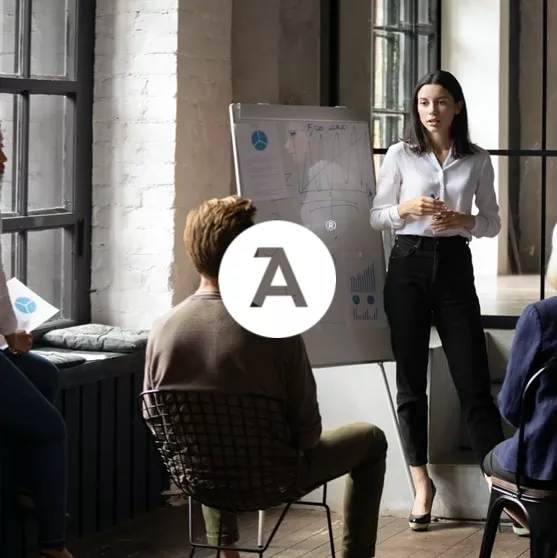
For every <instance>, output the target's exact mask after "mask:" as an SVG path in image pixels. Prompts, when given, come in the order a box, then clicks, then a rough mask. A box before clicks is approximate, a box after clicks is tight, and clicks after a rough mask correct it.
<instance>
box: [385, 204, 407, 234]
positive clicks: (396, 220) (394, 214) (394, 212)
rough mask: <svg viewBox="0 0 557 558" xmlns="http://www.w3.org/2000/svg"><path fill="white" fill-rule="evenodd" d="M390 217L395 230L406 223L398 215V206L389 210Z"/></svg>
mask: <svg viewBox="0 0 557 558" xmlns="http://www.w3.org/2000/svg"><path fill="white" fill-rule="evenodd" d="M389 217H390V218H391V223H392V225H393V227H394V228H395V229H397V228H400V227H403V226H404V224H405V223H406V221H405V220H404V219H403V218H402V217H401V216H400V215H399V214H398V206H397V205H393V206H391V207H390V208H389Z"/></svg>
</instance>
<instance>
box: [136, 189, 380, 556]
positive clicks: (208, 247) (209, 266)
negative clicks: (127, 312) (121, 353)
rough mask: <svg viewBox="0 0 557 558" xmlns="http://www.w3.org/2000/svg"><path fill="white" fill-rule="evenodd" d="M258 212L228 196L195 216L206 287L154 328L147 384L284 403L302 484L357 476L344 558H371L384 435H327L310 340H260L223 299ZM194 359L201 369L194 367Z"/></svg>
mask: <svg viewBox="0 0 557 558" xmlns="http://www.w3.org/2000/svg"><path fill="white" fill-rule="evenodd" d="M255 211H256V209H255V207H254V206H253V204H252V202H251V201H250V200H247V199H243V198H240V197H236V196H230V197H227V198H224V199H212V200H210V201H207V202H205V203H203V204H202V205H201V206H200V207H198V208H197V209H195V210H193V211H191V212H190V214H189V215H188V218H187V223H186V229H185V234H184V240H185V244H186V248H187V251H188V253H189V256H190V258H191V260H192V262H193V264H194V266H195V267H196V269H197V271H198V272H199V273H200V275H201V283H200V285H199V288H198V289H197V291H196V292H195V293H194V294H193V295H192V296H190V297H189V298H187V299H186V300H184V301H183V302H182V303H181V304H179V305H178V306H176V307H175V308H174V309H173V310H171V311H170V312H169V313H168V314H167V315H165V316H164V317H162V318H161V319H159V320H158V321H157V322H156V323H155V324H154V326H153V328H152V331H151V334H150V338H149V342H148V345H147V356H146V372H145V382H144V387H145V389H160V388H175V389H196V390H199V389H207V390H213V391H218V392H224V393H246V394H260V395H266V396H270V397H275V398H277V399H279V400H281V401H284V403H285V405H286V407H287V409H288V413H287V414H288V416H289V417H290V418H289V424H290V428H291V430H292V434H293V436H292V437H293V439H295V440H297V446H298V448H299V449H300V450H302V451H303V452H304V453H303V459H302V462H301V465H300V479H301V480H300V483H301V488H302V489H304V488H308V489H309V488H312V487H315V486H318V485H319V484H322V483H323V482H326V481H329V480H331V479H334V478H337V477H340V476H342V475H344V474H345V472H346V471H349V474H348V477H347V484H346V493H345V504H344V539H343V556H344V558H371V557H372V556H375V542H376V537H377V522H378V515H379V504H380V500H381V495H382V492H383V481H384V476H385V460H386V453H387V442H386V439H385V435H384V434H383V432H382V431H381V430H380V429H379V428H377V427H376V426H373V425H371V424H366V423H359V424H352V425H348V426H344V427H342V428H339V429H336V430H333V431H330V432H324V433H322V429H321V416H320V412H319V406H318V403H317V394H316V384H315V379H314V377H313V373H312V370H311V366H310V363H309V361H308V357H307V355H306V351H305V347H304V342H303V340H302V337H300V336H295V337H291V338H287V339H271V338H265V337H260V336H257V335H254V334H252V333H250V332H249V331H247V330H245V329H244V328H242V327H241V326H240V325H239V324H237V323H236V322H235V321H234V320H233V319H232V317H231V316H230V315H229V314H228V312H227V310H226V308H225V306H224V304H223V302H222V300H221V297H220V294H219V284H218V280H217V278H218V273H219V267H220V263H221V260H222V257H223V254H224V252H225V251H226V249H227V248H228V246H229V245H230V243H231V242H232V241H233V240H234V239H235V238H236V237H237V236H238V235H239V234H240V233H242V232H243V231H244V230H246V229H247V228H248V227H250V226H252V225H253V224H254V223H253V217H254V214H255ZM270 355H272V357H271V358H270ZM192 362H195V367H193V366H189V365H188V363H192ZM203 515H204V518H205V526H206V531H207V536H208V539H209V540H210V541H211V542H215V541H216V540H218V533H219V521H220V517H221V514H220V512H219V511H217V510H215V509H210V508H205V507H204V509H203ZM223 535H224V537H223V539H224V540H223V539H221V541H222V542H223V543H224V544H226V545H233V544H234V543H235V542H236V541H237V540H238V538H239V535H238V527H237V522H236V516H235V515H232V514H228V513H226V514H223ZM237 556H239V555H238V553H237V552H236V551H233V552H230V551H229V552H227V553H225V557H226V558H235V557H237Z"/></svg>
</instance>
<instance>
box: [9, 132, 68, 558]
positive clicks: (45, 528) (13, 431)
mask: <svg viewBox="0 0 557 558" xmlns="http://www.w3.org/2000/svg"><path fill="white" fill-rule="evenodd" d="M6 161H7V159H6V156H5V155H4V152H3V145H2V134H1V132H0V183H1V181H2V176H3V175H4V166H5V163H6ZM1 232H2V218H1V216H0V233H1ZM0 254H1V250H0ZM0 334H2V335H3V336H4V338H5V339H6V343H7V344H8V348H6V349H5V350H0V430H1V431H2V434H3V435H7V436H9V437H10V438H11V439H12V440H13V445H14V447H15V448H17V453H18V455H17V460H18V463H19V464H20V466H19V474H20V475H21V476H22V477H27V478H22V479H21V480H22V482H26V483H28V484H29V485H30V488H31V490H32V494H33V499H34V501H31V505H32V506H33V507H34V508H35V515H36V518H37V527H38V536H39V546H40V555H41V556H44V557H47V558H72V555H71V553H70V552H69V551H68V550H67V549H66V546H65V541H66V426H65V424H64V420H63V418H62V416H61V415H60V413H59V412H58V410H57V409H56V407H55V406H54V400H55V397H56V393H57V391H58V369H57V368H56V366H54V365H53V364H52V363H51V362H50V361H48V360H46V359H45V358H43V357H40V356H38V355H33V354H30V353H29V351H30V350H31V345H32V338H31V335H30V334H29V333H27V332H25V331H22V330H20V329H17V319H16V316H15V314H14V310H13V308H12V304H11V301H10V297H9V293H8V287H7V284H6V276H5V274H4V268H3V266H2V262H1V260H0ZM27 500H29V499H28V498H27Z"/></svg>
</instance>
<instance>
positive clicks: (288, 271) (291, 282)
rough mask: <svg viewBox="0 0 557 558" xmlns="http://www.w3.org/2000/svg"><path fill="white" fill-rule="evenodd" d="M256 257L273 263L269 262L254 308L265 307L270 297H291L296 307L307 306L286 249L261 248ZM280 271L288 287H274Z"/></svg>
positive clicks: (254, 301)
mask: <svg viewBox="0 0 557 558" xmlns="http://www.w3.org/2000/svg"><path fill="white" fill-rule="evenodd" d="M267 254H269V255H267ZM255 257H256V258H265V257H270V258H271V261H270V262H269V265H268V267H267V269H266V270H265V274H264V275H263V279H262V280H261V284H260V285H259V288H258V289H257V292H256V293H255V298H254V299H253V303H252V305H253V306H263V303H264V302H265V298H267V297H268V296H289V297H291V298H292V300H293V301H294V304H295V305H296V306H298V307H300V306H307V304H306V300H305V298H304V295H303V294H302V290H301V289H300V285H299V283H298V281H296V276H295V275H294V271H292V267H291V266H290V262H289V261H288V258H287V257H286V253H285V251H284V248H259V249H258V250H257V251H256V252H255ZM278 269H280V270H281V272H282V275H283V276H284V279H285V281H286V285H284V286H282V285H281V286H278V285H272V282H273V279H274V278H275V276H276V273H277V271H278Z"/></svg>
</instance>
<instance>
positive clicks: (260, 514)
mask: <svg viewBox="0 0 557 558" xmlns="http://www.w3.org/2000/svg"><path fill="white" fill-rule="evenodd" d="M264 522H265V512H264V511H263V510H259V512H258V517H257V546H259V547H261V546H263V524H264Z"/></svg>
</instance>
